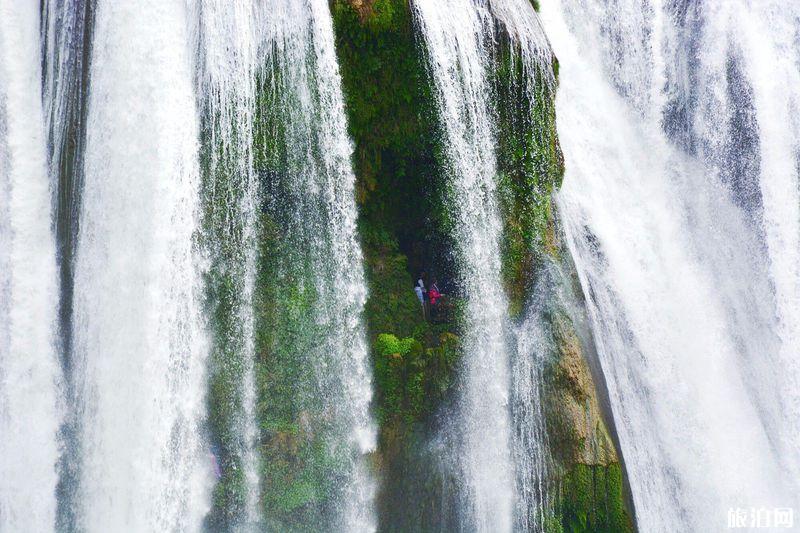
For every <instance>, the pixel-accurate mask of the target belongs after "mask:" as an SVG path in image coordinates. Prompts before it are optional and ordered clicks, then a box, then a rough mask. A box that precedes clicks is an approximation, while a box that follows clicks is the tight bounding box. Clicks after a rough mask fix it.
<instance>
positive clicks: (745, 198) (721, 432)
mask: <svg viewBox="0 0 800 533" xmlns="http://www.w3.org/2000/svg"><path fill="white" fill-rule="evenodd" d="M798 15H799V13H798V9H797V8H796V7H794V6H789V5H787V4H785V3H778V2H761V3H756V4H752V5H751V4H748V3H745V2H737V1H733V2H698V3H694V4H690V3H686V2H665V3H663V4H662V3H661V2H655V3H647V2H638V1H634V0H628V1H625V2H620V3H619V5H618V6H616V7H615V9H614V10H613V11H612V10H608V8H607V6H606V5H605V4H604V3H601V2H594V1H588V0H586V1H577V0H576V1H570V0H561V1H559V2H553V3H548V4H546V5H545V6H544V13H543V18H544V24H545V27H546V28H547V30H548V35H549V37H550V39H551V41H552V42H553V46H554V49H555V52H556V54H557V55H558V57H559V59H560V60H561V65H562V69H561V78H560V79H561V85H560V89H559V96H558V100H557V110H558V129H559V133H560V138H561V142H562V146H563V148H564V152H565V158H566V166H567V173H566V177H565V180H564V188H563V190H562V192H561V194H560V197H559V203H560V210H561V212H562V215H563V218H564V221H565V223H566V230H567V234H568V240H569V244H570V248H571V250H572V252H573V256H574V258H575V262H576V266H577V268H578V271H579V274H580V277H581V283H582V286H583V290H584V292H585V294H586V296H587V301H588V305H589V312H590V316H591V322H592V328H593V330H594V333H595V338H596V341H597V345H598V352H599V357H600V363H601V366H602V369H603V372H604V374H605V377H606V381H607V383H608V388H609V394H610V399H611V405H612V410H613V414H614V418H615V422H616V427H617V429H618V431H619V436H620V442H621V446H622V453H623V455H624V456H625V462H626V467H627V470H628V475H629V479H630V482H631V488H632V493H633V499H634V504H635V507H636V516H637V520H638V523H639V524H638V525H639V528H640V529H641V530H644V531H674V530H675V529H684V530H693V531H710V530H718V529H721V528H724V527H726V526H727V525H728V513H729V510H730V509H736V508H742V509H745V510H749V509H751V508H760V507H764V508H767V509H770V510H772V509H774V508H776V507H777V508H783V507H792V506H793V507H794V508H795V509H797V507H798V503H800V502H799V501H798V496H797V495H798V494H800V490H798V486H797V480H798V479H799V478H798V474H797V473H798V460H799V459H800V453H798V447H799V446H800V440H798V438H797V434H798V433H797V428H798V420H799V418H800V417H798V405H799V403H798V393H797V390H798V389H797V380H798V364H800V357H798V356H799V355H800V354H798V346H800V344H798V309H800V307H798V305H797V302H798V298H799V297H800V284H798V280H800V270H799V268H800V267H798V263H797V254H798V238H799V237H800V217H799V216H798V209H799V207H798V200H799V199H800V198H799V196H798V195H799V194H800V193H799V192H798V164H797V163H798V158H797V156H798V140H799V139H800V137H798V131H799V130H798V121H797V119H796V118H794V115H795V110H796V106H797V102H798V93H800V83H799V82H800V80H799V79H798V72H797V64H798V59H800V57H798V53H797V41H796V39H797V37H796V36H797V32H798V20H800V18H799V17H798Z"/></svg>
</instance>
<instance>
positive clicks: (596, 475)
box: [331, 0, 632, 531]
mask: <svg viewBox="0 0 800 533" xmlns="http://www.w3.org/2000/svg"><path fill="white" fill-rule="evenodd" d="M534 5H535V3H534ZM331 6H332V10H333V14H334V25H335V31H336V40H337V51H338V54H339V59H340V67H341V72H342V78H343V85H344V92H345V97H346V101H347V113H348V119H349V128H350V134H351V136H352V138H353V140H354V142H355V147H356V149H355V156H354V165H355V169H356V174H357V180H358V192H357V194H358V202H359V206H360V212H361V218H360V228H359V229H360V232H361V235H362V242H363V249H364V255H365V260H366V272H367V280H368V283H369V290H370V296H369V300H368V302H367V307H366V319H367V326H368V331H369V337H370V341H371V345H372V357H373V371H374V382H375V387H376V388H375V406H376V414H377V418H378V421H379V424H380V436H379V449H378V452H377V454H376V457H375V465H376V469H378V470H379V473H378V474H379V477H380V478H381V480H382V486H381V489H380V495H379V499H378V511H379V528H380V530H382V531H429V530H441V529H442V528H444V529H447V528H448V527H455V524H457V517H455V516H454V513H455V512H456V510H455V509H456V507H455V505H451V504H452V503H453V502H448V501H447V498H446V497H445V494H446V492H447V489H446V485H447V483H448V479H447V477H446V474H444V473H442V472H439V471H438V469H437V466H436V462H437V461H436V459H437V458H436V457H435V453H436V452H435V450H432V449H431V447H430V441H431V437H432V436H433V435H434V434H435V429H436V426H437V424H438V423H439V422H440V421H439V420H437V416H438V414H439V413H446V412H447V410H446V409H442V406H443V405H447V404H448V402H449V401H450V400H451V396H452V390H451V389H452V383H453V382H454V377H455V376H454V369H455V368H456V367H457V360H458V357H459V353H460V351H459V334H460V332H459V331H458V328H457V326H456V325H455V323H453V324H442V325H432V324H430V323H429V322H426V321H425V320H424V319H423V316H422V310H421V307H420V305H419V302H418V301H417V300H416V298H415V295H414V293H413V291H412V285H413V280H414V279H416V276H417V274H418V273H419V272H420V271H422V270H427V269H430V266H431V265H436V267H437V272H435V274H434V275H438V276H439V277H440V279H441V277H448V276H452V274H453V273H454V267H453V264H452V254H451V253H450V251H451V250H453V248H454V247H453V243H452V242H451V241H450V240H449V237H448V233H447V231H446V230H445V229H444V228H445V216H444V215H443V210H444V207H443V202H442V200H441V197H442V192H443V189H444V184H443V183H442V178H441V176H443V174H444V173H443V172H442V169H441V168H440V166H439V164H438V163H437V161H439V160H440V156H441V153H442V150H441V145H440V139H441V132H440V131H439V130H438V125H437V124H438V119H437V115H436V109H435V105H434V102H433V96H432V85H431V80H430V78H429V76H428V74H427V71H426V68H427V67H426V65H425V57H424V51H423V50H422V49H421V42H420V38H419V36H418V35H416V33H415V28H414V21H413V18H412V15H411V10H410V7H409V3H408V0H332V2H331ZM501 38H502V37H501ZM514 53H515V52H514V51H513V50H512V49H511V48H510V47H506V46H505V45H504V43H501V46H499V47H498V52H497V69H496V73H495V75H494V77H493V79H492V80H491V81H492V86H493V91H494V96H495V98H496V99H497V101H498V104H499V105H498V109H497V116H496V118H497V122H498V128H499V129H500V132H499V134H498V147H497V150H498V161H499V168H498V171H499V179H500V181H499V184H498V185H499V194H500V206H501V211H502V216H503V224H504V232H503V243H502V255H503V257H502V259H503V280H504V285H505V289H506V292H507V294H508V297H509V302H510V309H511V312H512V315H513V316H514V317H515V318H520V319H521V317H522V316H523V315H524V313H525V309H526V307H527V302H528V301H529V300H530V298H531V297H532V291H533V290H534V287H535V285H536V279H537V277H538V276H539V274H540V271H541V268H542V266H543V265H545V264H547V263H552V262H561V260H562V258H563V257H562V256H563V255H564V254H565V253H567V252H566V251H565V249H564V247H563V243H562V241H563V236H562V232H561V230H560V228H559V226H558V221H557V220H556V214H555V207H554V203H553V194H554V193H555V192H556V191H557V189H558V188H559V187H560V185H561V181H562V179H563V172H564V166H563V165H564V163H563V156H562V154H561V149H560V146H559V144H558V137H557V134H556V129H555V104H554V97H555V91H556V86H555V85H554V84H545V83H541V84H539V86H540V90H539V91H538V92H536V93H534V94H533V95H531V94H529V93H528V92H527V91H526V88H525V86H524V84H523V82H522V72H521V70H520V69H521V64H522V63H521V61H519V58H518V57H513V54H514ZM553 68H554V70H555V71H556V72H555V73H554V75H555V77H557V62H556V61H555V60H554V62H553ZM540 77H541V78H542V80H544V78H547V77H552V76H550V73H540ZM548 320H550V322H551V323H550V329H551V331H552V332H553V333H552V334H553V344H554V346H555V347H556V349H555V350H554V353H553V356H552V358H551V363H550V364H549V365H548V367H547V368H546V369H545V371H544V375H545V379H546V384H545V391H544V398H543V401H544V407H545V413H546V425H547V427H548V431H549V432H550V436H551V441H552V443H553V450H552V452H553V464H554V469H553V475H554V476H555V477H556V478H557V479H555V483H554V484H553V486H554V487H558V488H557V489H555V491H556V494H554V495H553V498H552V499H553V501H554V502H555V504H554V507H555V509H554V512H555V513H556V520H555V521H554V522H552V523H549V524H548V529H549V530H552V531H630V530H632V522H631V520H630V517H629V513H627V511H626V510H625V506H624V504H623V502H624V499H623V483H622V476H623V472H622V469H621V467H620V462H619V459H618V456H617V452H616V450H615V446H614V443H613V440H612V439H611V438H610V436H609V430H608V429H607V427H606V424H605V422H604V418H603V416H602V412H601V408H600V404H599V402H598V400H597V394H596V383H595V382H594V380H593V379H592V375H591V372H589V368H588V365H587V362H586V360H585V356H586V353H588V352H587V349H586V347H585V346H583V344H582V343H583V342H585V341H584V339H580V338H579V337H578V335H577V333H576V331H575V328H574V325H573V323H572V321H571V320H570V318H569V317H568V316H567V315H566V313H551V314H550V315H549V317H548ZM432 454H433V455H432Z"/></svg>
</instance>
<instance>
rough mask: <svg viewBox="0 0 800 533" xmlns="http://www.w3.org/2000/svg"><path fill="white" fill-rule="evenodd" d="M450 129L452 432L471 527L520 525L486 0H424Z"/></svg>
mask: <svg viewBox="0 0 800 533" xmlns="http://www.w3.org/2000/svg"><path fill="white" fill-rule="evenodd" d="M413 10H414V15H415V18H416V21H417V23H418V25H419V28H420V31H421V33H422V36H423V37H424V42H425V45H426V50H427V55H428V57H429V65H430V71H431V75H432V79H433V82H434V86H435V90H436V98H437V103H438V107H439V114H440V121H441V127H442V130H443V132H444V134H445V139H444V151H445V159H446V163H445V165H444V166H445V168H447V170H448V173H449V175H448V180H449V184H448V193H447V194H448V199H447V202H448V205H449V210H450V214H451V216H452V220H453V221H452V224H453V227H452V231H453V232H454V235H456V239H455V241H456V242H457V243H458V244H457V249H456V256H457V260H458V267H459V282H460V286H461V288H462V290H463V292H464V295H465V297H466V302H467V306H466V310H465V316H464V330H465V335H464V363H463V369H462V376H461V378H462V394H461V397H460V399H459V406H458V411H459V412H458V416H457V417H456V421H455V422H454V426H455V427H453V428H450V430H449V431H450V432H451V433H453V434H454V435H456V438H457V439H458V441H459V442H460V449H455V450H453V453H455V454H457V456H455V457H452V458H450V459H449V460H450V461H452V462H453V463H455V464H456V468H457V471H458V472H459V477H460V483H459V484H460V485H461V486H460V487H459V488H458V489H459V490H460V491H461V492H462V494H461V495H460V496H459V497H460V498H461V499H463V502H464V503H463V505H462V506H461V509H460V512H461V517H460V520H461V522H462V527H464V528H465V529H468V530H473V529H474V530H478V531H510V530H511V527H512V523H513V507H514V481H513V475H514V474H513V465H512V457H511V450H510V439H511V420H510V415H509V409H508V403H509V386H510V371H509V365H510V358H509V347H508V338H507V337H508V334H509V332H508V331H507V328H508V309H507V304H506V299H505V298H504V297H502V296H499V295H502V294H503V287H502V284H501V278H500V271H501V262H500V238H501V233H502V224H501V221H500V215H499V212H498V206H497V199H496V198H495V189H496V183H495V177H496V174H497V162H496V160H495V151H494V143H495V137H494V128H493V115H492V111H491V108H492V103H491V101H490V98H491V95H490V90H489V89H490V87H489V84H488V81H487V76H488V69H489V66H490V61H491V58H490V50H489V47H490V46H491V43H492V35H491V31H492V28H493V21H492V19H491V14H490V12H489V9H488V6H487V4H486V3H485V2H480V1H472V0H445V1H438V0H437V1H433V0H415V1H414V2H413Z"/></svg>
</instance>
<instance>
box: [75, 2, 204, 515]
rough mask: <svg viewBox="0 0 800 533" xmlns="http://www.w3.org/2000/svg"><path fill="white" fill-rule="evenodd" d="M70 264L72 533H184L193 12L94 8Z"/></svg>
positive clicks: (191, 344)
mask: <svg viewBox="0 0 800 533" xmlns="http://www.w3.org/2000/svg"><path fill="white" fill-rule="evenodd" d="M95 17H96V19H95V24H96V25H95V33H94V42H93V53H92V64H91V78H92V86H91V90H90V96H89V102H88V105H89V109H88V118H87V139H86V151H85V176H84V185H83V191H82V198H81V212H80V232H79V235H78V245H77V252H76V259H75V300H74V318H73V322H74V364H73V365H72V369H73V376H72V377H73V380H74V381H75V382H76V383H77V384H78V385H76V387H77V388H78V401H79V404H78V405H76V406H74V407H75V408H76V409H79V410H80V414H81V416H82V422H81V430H82V433H81V450H82V461H81V472H80V482H79V484H80V488H79V490H80V495H79V497H78V501H79V502H80V506H81V509H80V511H79V524H80V527H81V529H84V530H86V531H124V530H133V531H184V530H197V529H199V528H200V526H201V523H202V520H203V517H204V515H205V513H206V512H207V508H208V506H209V503H208V494H207V493H208V488H209V487H208V486H209V485H210V468H209V466H208V465H209V463H208V459H207V456H206V454H207V452H206V450H204V449H203V448H204V447H203V442H202V439H201V437H200V436H201V435H202V433H201V427H200V424H201V422H202V420H203V418H204V402H203V400H204V393H205V384H206V380H205V358H206V352H207V348H206V340H205V338H204V334H203V329H202V321H201V319H200V312H201V307H200V298H201V287H200V281H201V277H200V272H199V270H198V266H197V265H198V264H199V261H198V260H197V258H196V256H197V253H196V251H195V249H194V246H193V242H194V241H193V239H194V237H195V232H196V231H197V228H198V222H199V215H200V213H199V205H198V198H199V186H200V172H199V168H198V141H197V140H198V136H199V125H198V113H197V109H196V104H195V92H194V88H193V82H194V57H193V47H192V39H191V35H190V32H191V31H192V28H193V23H192V14H191V13H189V12H187V8H186V7H185V6H183V5H182V4H181V3H164V2H160V1H157V0H154V1H147V2H144V3H142V2H139V3H137V4H136V5H133V4H126V3H122V2H116V1H112V0H104V1H100V2H98V4H97V11H96V13H95Z"/></svg>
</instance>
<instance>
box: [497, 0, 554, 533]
mask: <svg viewBox="0 0 800 533" xmlns="http://www.w3.org/2000/svg"><path fill="white" fill-rule="evenodd" d="M489 5H490V8H491V11H492V14H493V15H494V18H495V20H496V26H497V28H496V29H497V30H498V31H497V39H496V42H497V43H498V45H499V51H498V52H497V53H496V54H497V56H498V57H497V58H496V59H495V62H496V67H495V68H498V69H499V68H502V67H506V68H507V69H508V78H509V79H501V80H499V83H500V84H501V86H500V87H495V93H496V96H495V98H496V99H497V106H498V110H497V120H498V121H499V122H500V123H501V124H503V126H502V127H504V128H506V129H507V131H508V133H507V134H506V138H505V139H498V144H499V150H500V155H499V156H498V160H499V161H498V166H499V168H500V171H501V172H503V171H505V172H511V173H516V172H520V171H521V173H522V176H521V177H519V178H518V179H520V180H522V181H523V182H525V183H533V184H536V185H535V187H536V190H535V191H534V192H535V194H532V195H530V196H528V197H526V198H524V199H523V202H525V203H526V211H528V212H530V213H546V212H547V210H549V208H550V207H549V205H548V204H541V205H527V204H530V203H531V202H536V201H541V200H535V199H534V198H545V199H549V194H548V192H547V191H548V190H547V189H546V188H547V187H548V186H550V187H552V185H551V184H550V181H549V180H550V179H552V176H553V174H557V173H558V170H556V169H554V167H555V166H556V163H557V161H556V159H557V158H558V156H559V155H558V153H557V148H553V144H554V140H553V139H552V136H553V129H552V127H554V119H553V113H552V106H551V105H550V102H551V100H552V95H553V93H554V92H555V90H556V84H555V77H554V75H553V64H552V61H553V54H552V51H551V50H550V44H549V43H548V41H547V37H546V36H545V33H544V29H543V28H542V25H541V22H540V21H539V18H538V16H537V14H536V12H535V11H534V9H533V6H532V5H531V3H530V2H527V1H524V0H523V1H520V0H493V1H492V2H491V3H490V4H489ZM509 147H510V149H509ZM520 147H522V150H520ZM504 149H505V151H504ZM509 152H510V153H509ZM515 152H516V153H520V152H521V154H522V155H515ZM514 165H517V166H518V167H514ZM544 216H547V215H544ZM520 222H521V224H522V225H523V227H525V231H527V232H529V233H535V230H534V227H535V222H534V221H533V220H532V219H531V218H530V217H529V218H526V219H521V220H520ZM526 224H527V225H526ZM543 245H544V243H532V242H526V246H530V247H532V248H536V247H537V246H538V247H542V246H543ZM529 268H533V267H532V266H531V267H529ZM526 274H527V275H532V276H535V279H536V283H535V284H534V286H533V287H532V288H530V295H529V296H528V301H525V302H523V304H522V305H523V306H524V312H523V314H522V316H523V318H522V319H521V320H518V321H517V322H516V324H515V327H514V328H513V338H514V340H515V343H514V350H512V352H511V354H512V355H511V382H510V408H511V418H512V424H513V432H512V440H511V452H512V459H513V464H514V478H515V485H514V490H515V495H514V501H515V511H514V530H515V531H545V527H546V525H547V524H548V521H549V523H552V521H553V520H554V519H555V512H556V510H555V509H554V508H553V501H552V500H553V499H552V498H551V496H552V495H553V494H554V493H555V491H556V490H557V487H556V486H555V483H554V478H555V475H554V472H553V471H552V466H551V464H550V463H551V459H550V451H549V449H548V442H547V441H548V438H547V428H546V427H545V412H544V408H543V400H544V398H543V389H544V387H543V385H544V378H543V370H544V366H545V365H546V364H547V362H548V358H550V357H551V355H552V354H553V353H554V351H555V343H554V338H553V328H552V326H551V324H550V323H549V320H548V317H549V316H553V313H554V308H556V306H558V305H562V304H563V301H562V300H563V299H562V298H561V293H562V292H563V291H562V290H561V288H560V284H561V282H562V279H561V278H562V276H561V275H560V269H559V267H558V266H556V265H551V264H549V261H548V262H547V263H546V264H545V265H544V266H539V267H537V268H536V269H535V271H533V272H526Z"/></svg>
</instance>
